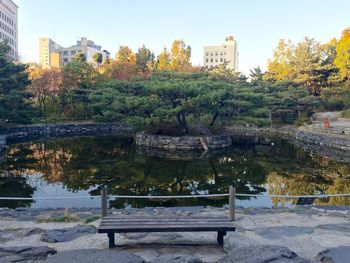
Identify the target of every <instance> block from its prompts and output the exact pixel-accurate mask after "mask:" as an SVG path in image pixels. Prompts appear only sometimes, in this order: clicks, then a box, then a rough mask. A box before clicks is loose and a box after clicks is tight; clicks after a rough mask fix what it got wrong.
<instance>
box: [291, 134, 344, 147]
mask: <svg viewBox="0 0 350 263" xmlns="http://www.w3.org/2000/svg"><path fill="white" fill-rule="evenodd" d="M295 139H296V141H297V142H302V143H303V144H311V145H319V146H321V147H324V148H332V149H336V150H341V151H350V136H346V135H343V136H341V135H335V134H331V133H322V132H315V131H308V130H298V132H297V133H296V135H295Z"/></svg>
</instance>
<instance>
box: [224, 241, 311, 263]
mask: <svg viewBox="0 0 350 263" xmlns="http://www.w3.org/2000/svg"><path fill="white" fill-rule="evenodd" d="M231 262H242V263H243V262H244V263H267V262H273V263H306V262H307V261H305V260H304V259H302V258H301V257H299V256H298V255H297V254H295V253H294V252H293V251H291V250H290V249H288V248H286V247H280V246H269V245H255V246H249V247H239V248H236V249H233V250H231V251H230V253H229V254H228V255H227V256H224V257H223V258H221V259H219V260H218V263H231Z"/></svg>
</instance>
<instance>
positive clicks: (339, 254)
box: [316, 246, 350, 263]
mask: <svg viewBox="0 0 350 263" xmlns="http://www.w3.org/2000/svg"><path fill="white" fill-rule="evenodd" d="M316 260H317V262H322V263H346V262H350V246H341V247H334V248H329V249H326V250H323V251H321V252H320V253H318V255H317V257H316Z"/></svg>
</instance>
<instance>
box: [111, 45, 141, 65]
mask: <svg viewBox="0 0 350 263" xmlns="http://www.w3.org/2000/svg"><path fill="white" fill-rule="evenodd" d="M115 59H116V62H117V63H122V64H132V65H135V64H136V56H135V54H134V52H133V51H132V50H131V49H130V48H129V47H128V46H120V47H119V50H118V52H117V54H116V55H115Z"/></svg>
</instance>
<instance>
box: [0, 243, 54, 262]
mask: <svg viewBox="0 0 350 263" xmlns="http://www.w3.org/2000/svg"><path fill="white" fill-rule="evenodd" d="M56 253H57V252H56V250H54V249H52V248H49V247H46V246H45V247H29V246H28V247H27V246H24V247H23V246H22V247H0V262H27V263H31V262H38V261H44V260H45V259H46V258H47V257H48V256H49V255H53V254H56Z"/></svg>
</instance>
